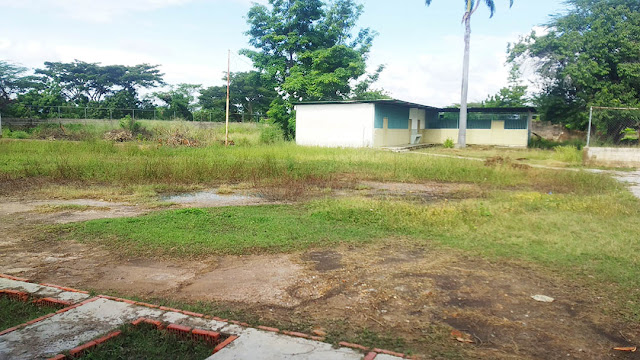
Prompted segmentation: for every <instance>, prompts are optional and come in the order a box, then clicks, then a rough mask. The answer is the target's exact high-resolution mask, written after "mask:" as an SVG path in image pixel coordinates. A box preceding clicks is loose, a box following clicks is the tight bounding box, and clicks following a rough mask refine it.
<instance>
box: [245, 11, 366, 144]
mask: <svg viewBox="0 0 640 360" xmlns="http://www.w3.org/2000/svg"><path fill="white" fill-rule="evenodd" d="M362 11H363V6H362V5H357V4H356V3H355V2H354V1H353V0H330V1H328V2H325V1H323V0H269V5H268V6H265V5H260V4H254V5H253V6H252V7H251V9H250V10H249V13H248V14H247V22H248V24H249V27H250V28H249V31H247V33H246V34H247V35H248V36H249V43H250V44H251V45H252V46H253V48H254V49H244V50H242V54H244V55H246V56H247V57H249V58H250V59H251V60H252V61H253V63H254V66H256V68H258V69H259V70H260V71H261V72H263V73H264V74H266V75H267V76H268V77H269V78H271V79H273V80H274V82H275V87H276V88H277V91H278V92H279V93H280V96H279V97H278V98H277V99H275V100H274V101H273V102H272V104H271V106H270V110H269V113H268V114H269V117H270V118H271V119H272V120H274V121H275V122H277V123H279V124H280V125H281V126H282V128H283V129H284V130H285V131H286V133H287V134H288V135H289V137H291V136H292V135H293V134H294V131H295V124H294V118H293V116H292V106H291V101H305V100H335V99H346V98H348V97H349V96H350V94H351V93H352V92H353V89H352V85H353V83H354V82H355V81H356V80H357V79H358V78H360V77H361V76H362V75H364V74H365V73H366V60H367V57H368V54H369V50H370V49H371V44H372V42H373V38H374V37H375V33H374V32H373V31H371V30H370V29H368V28H365V29H359V30H356V23H357V21H358V19H359V17H360V15H361V14H362Z"/></svg>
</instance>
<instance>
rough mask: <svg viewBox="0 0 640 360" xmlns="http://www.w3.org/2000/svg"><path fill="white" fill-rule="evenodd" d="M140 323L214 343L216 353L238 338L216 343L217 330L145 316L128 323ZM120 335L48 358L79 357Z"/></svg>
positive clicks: (112, 333)
mask: <svg viewBox="0 0 640 360" xmlns="http://www.w3.org/2000/svg"><path fill="white" fill-rule="evenodd" d="M96 299H98V297H96ZM141 323H145V324H151V325H154V326H155V327H156V329H157V330H164V331H167V332H170V333H173V334H176V335H178V336H182V337H185V338H186V337H191V338H192V339H194V340H202V341H205V342H207V343H209V344H210V345H214V344H215V347H214V349H213V351H212V354H215V353H217V352H218V351H220V350H222V349H223V348H224V347H225V346H227V345H229V344H230V343H232V342H233V341H234V340H236V339H237V338H238V336H236V335H229V337H227V338H226V339H224V340H223V341H222V342H220V343H218V344H216V342H217V341H218V340H219V339H220V337H221V334H220V333H219V332H216V331H211V330H204V329H198V328H194V329H192V328H191V327H188V326H183V325H178V324H169V325H167V326H164V324H163V323H162V322H161V321H159V320H153V319H149V318H145V317H140V318H138V319H136V320H134V321H132V322H131V323H130V324H131V325H133V326H138V325H140V324H141ZM120 335H122V331H121V330H116V331H113V332H111V333H109V334H107V335H105V336H102V337H100V338H98V339H95V340H90V341H87V342H86V343H84V344H80V345H78V346H76V347H74V348H73V349H71V350H69V356H67V355H65V354H58V355H56V356H54V357H51V358H49V359H48V360H68V359H75V358H77V357H80V356H82V355H83V354H84V352H86V351H87V350H90V349H92V348H94V347H96V346H98V345H100V344H102V343H105V342H107V341H109V340H111V339H113V338H115V337H117V336H120Z"/></svg>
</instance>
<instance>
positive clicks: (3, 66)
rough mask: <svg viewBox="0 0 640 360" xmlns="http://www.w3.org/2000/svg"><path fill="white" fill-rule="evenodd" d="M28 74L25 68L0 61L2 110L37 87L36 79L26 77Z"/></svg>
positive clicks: (0, 100) (0, 104) (0, 105)
mask: <svg viewBox="0 0 640 360" xmlns="http://www.w3.org/2000/svg"><path fill="white" fill-rule="evenodd" d="M26 72H27V68H25V67H22V66H18V65H15V64H12V63H10V62H7V61H4V60H0V110H4V109H6V108H7V106H8V105H9V103H11V102H12V101H13V100H15V98H16V96H18V95H19V94H23V93H26V92H28V91H29V90H30V89H31V88H33V87H34V86H35V83H34V78H33V77H32V76H27V75H25V74H26Z"/></svg>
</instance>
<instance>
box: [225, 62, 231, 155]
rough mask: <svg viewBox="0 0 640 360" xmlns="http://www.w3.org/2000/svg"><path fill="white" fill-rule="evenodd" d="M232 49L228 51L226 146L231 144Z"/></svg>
mask: <svg viewBox="0 0 640 360" xmlns="http://www.w3.org/2000/svg"><path fill="white" fill-rule="evenodd" d="M230 71H231V50H229V51H228V53H227V114H226V121H225V124H226V125H225V132H224V146H229V86H230V85H231V74H230Z"/></svg>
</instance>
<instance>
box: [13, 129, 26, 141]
mask: <svg viewBox="0 0 640 360" xmlns="http://www.w3.org/2000/svg"><path fill="white" fill-rule="evenodd" d="M9 137H11V138H13V139H28V138H29V137H30V136H29V133H28V132H26V131H22V130H18V131H12V132H10V133H9Z"/></svg>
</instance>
